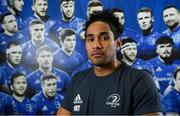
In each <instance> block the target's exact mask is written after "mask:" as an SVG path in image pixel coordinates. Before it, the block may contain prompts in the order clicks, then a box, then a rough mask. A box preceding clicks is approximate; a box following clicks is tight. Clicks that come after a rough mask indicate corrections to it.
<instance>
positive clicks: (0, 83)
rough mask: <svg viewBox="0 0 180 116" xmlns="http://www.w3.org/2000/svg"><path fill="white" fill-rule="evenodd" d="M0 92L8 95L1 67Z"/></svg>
mask: <svg viewBox="0 0 180 116" xmlns="http://www.w3.org/2000/svg"><path fill="white" fill-rule="evenodd" d="M0 91H1V92H5V93H10V92H9V89H8V86H7V82H6V75H5V72H4V70H3V68H2V67H1V66H0Z"/></svg>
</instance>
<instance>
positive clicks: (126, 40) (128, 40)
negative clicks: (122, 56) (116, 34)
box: [122, 37, 137, 45]
mask: <svg viewBox="0 0 180 116" xmlns="http://www.w3.org/2000/svg"><path fill="white" fill-rule="evenodd" d="M125 43H136V44H137V42H136V41H135V40H134V39H132V38H130V37H127V38H125V39H123V40H122V45H124V44H125Z"/></svg>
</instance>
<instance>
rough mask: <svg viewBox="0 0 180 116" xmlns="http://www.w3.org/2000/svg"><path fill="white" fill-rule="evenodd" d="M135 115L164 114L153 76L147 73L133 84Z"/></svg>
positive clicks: (141, 75) (137, 78)
mask: <svg viewBox="0 0 180 116" xmlns="http://www.w3.org/2000/svg"><path fill="white" fill-rule="evenodd" d="M132 88H133V99H134V105H133V109H134V114H138V115H140V114H148V113H153V112H162V104H161V101H160V94H159V93H158V91H157V88H156V86H155V83H154V81H153V80H152V77H151V75H149V74H148V73H146V72H143V73H141V74H140V75H138V76H137V77H135V80H134V83H133V86H132Z"/></svg>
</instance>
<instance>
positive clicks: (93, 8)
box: [87, 6, 103, 18]
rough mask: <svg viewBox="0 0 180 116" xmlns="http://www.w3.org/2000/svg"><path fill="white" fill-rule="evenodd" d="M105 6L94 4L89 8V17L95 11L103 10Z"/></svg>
mask: <svg viewBox="0 0 180 116" xmlns="http://www.w3.org/2000/svg"><path fill="white" fill-rule="evenodd" d="M102 10H103V7H102V6H92V7H89V8H88V10H87V17H88V18H89V17H90V16H91V15H92V14H93V13H94V12H99V11H102Z"/></svg>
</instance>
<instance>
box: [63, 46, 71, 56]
mask: <svg viewBox="0 0 180 116" xmlns="http://www.w3.org/2000/svg"><path fill="white" fill-rule="evenodd" d="M62 51H63V52H64V53H65V54H66V55H67V56H71V54H72V52H67V51H66V50H65V49H64V48H62Z"/></svg>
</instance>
